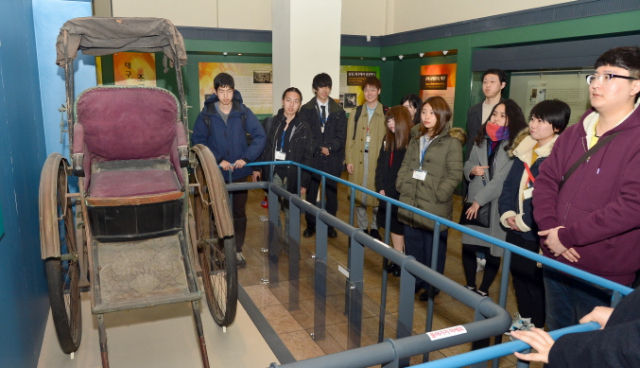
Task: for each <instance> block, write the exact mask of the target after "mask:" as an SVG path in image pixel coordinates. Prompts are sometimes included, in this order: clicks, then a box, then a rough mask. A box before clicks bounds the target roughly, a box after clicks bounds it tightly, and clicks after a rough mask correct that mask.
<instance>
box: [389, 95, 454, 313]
mask: <svg viewBox="0 0 640 368" xmlns="http://www.w3.org/2000/svg"><path fill="white" fill-rule="evenodd" d="M420 116H421V120H422V124H420V125H418V126H417V131H418V134H417V136H414V138H412V139H411V141H410V143H409V147H408V148H407V153H406V154H405V156H404V160H403V161H402V166H401V167H400V171H398V180H397V181H396V189H397V190H398V192H400V202H402V203H406V204H408V205H411V206H413V207H416V208H418V209H421V210H424V211H426V212H429V213H432V214H434V215H436V216H440V217H443V218H446V219H449V220H451V217H452V215H453V191H454V190H455V188H456V187H457V186H458V184H460V182H461V181H462V143H461V142H460V140H458V139H456V138H454V137H452V136H451V135H450V134H449V133H450V130H451V126H450V121H449V120H450V119H451V108H450V107H449V104H447V102H446V101H445V100H444V99H443V98H442V97H439V96H436V97H430V98H429V99H427V100H426V101H425V102H424V104H423V105H422V111H421V113H420ZM414 129H416V128H415V127H414ZM398 219H399V220H400V222H402V223H404V237H405V252H406V254H407V255H410V256H414V257H415V258H416V260H417V261H418V262H420V263H422V264H424V265H426V266H427V267H431V252H432V249H433V236H434V233H433V230H434V226H435V223H434V221H433V220H430V219H428V218H426V217H423V216H420V215H417V214H415V213H413V212H411V211H408V210H405V209H403V208H400V209H399V210H398ZM447 236H448V228H447V226H444V225H440V238H439V239H438V244H439V245H438V260H437V266H436V271H438V272H439V273H444V264H445V258H446V255H447ZM422 288H424V289H425V292H424V293H422V295H420V300H423V301H424V300H427V299H428V293H427V291H428V290H429V284H427V283H426V282H425V281H424V280H420V279H416V292H418V291H419V290H420V289H422ZM436 293H438V291H437V290H436Z"/></svg>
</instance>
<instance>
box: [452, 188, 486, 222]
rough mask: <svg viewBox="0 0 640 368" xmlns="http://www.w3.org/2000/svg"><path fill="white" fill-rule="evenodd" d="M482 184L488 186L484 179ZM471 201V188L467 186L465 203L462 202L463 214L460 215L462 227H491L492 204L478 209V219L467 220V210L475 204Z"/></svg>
mask: <svg viewBox="0 0 640 368" xmlns="http://www.w3.org/2000/svg"><path fill="white" fill-rule="evenodd" d="M482 184H484V185H485V186H486V185H487V182H486V181H485V180H484V179H482ZM468 200H469V186H467V193H466V194H465V196H464V202H462V212H461V213H460V221H459V223H460V225H473V226H480V227H487V228H488V227H491V202H489V203H487V204H485V205H484V206H481V207H480V209H478V212H477V214H476V218H474V219H470V220H469V219H467V216H466V213H467V210H468V209H469V208H470V207H471V206H472V205H473V202H468Z"/></svg>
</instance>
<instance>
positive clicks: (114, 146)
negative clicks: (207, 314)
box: [39, 17, 238, 367]
mask: <svg viewBox="0 0 640 368" xmlns="http://www.w3.org/2000/svg"><path fill="white" fill-rule="evenodd" d="M56 49H57V60H56V63H57V64H58V65H59V66H61V67H62V68H64V72H65V85H66V115H67V119H66V120H67V124H68V129H67V131H68V142H69V150H70V157H71V163H69V161H68V160H67V159H66V158H65V157H63V156H62V155H61V154H60V153H52V154H51V155H49V157H48V158H47V159H46V161H45V164H44V167H43V169H42V174H41V178H40V189H39V216H40V233H41V253H42V259H43V260H44V261H45V269H46V276H47V282H48V287H49V298H50V301H51V311H52V318H53V322H54V325H55V329H56V334H57V336H58V341H59V342H60V346H61V348H62V350H63V351H64V353H66V354H70V353H72V352H75V351H76V350H77V349H78V347H79V345H80V340H81V335H82V325H81V318H80V313H81V299H80V296H81V288H83V287H85V288H86V287H88V288H89V290H90V299H91V311H92V313H93V314H96V315H97V320H98V330H99V336H100V350H101V359H102V365H103V367H108V366H109V359H108V350H107V336H106V329H105V324H104V317H103V315H104V314H105V313H109V312H115V311H122V310H127V309H134V308H145V307H152V306H157V305H162V304H169V303H180V302H191V304H192V310H193V316H194V319H195V324H196V330H197V335H198V338H199V347H200V352H201V355H202V361H203V366H204V367H209V362H208V357H207V350H206V345H205V340H204V335H203V328H202V320H201V316H200V311H199V308H200V306H199V301H200V300H201V298H202V294H201V292H200V290H199V287H198V273H199V274H200V275H201V277H202V285H203V288H204V292H205V295H206V299H207V304H208V306H209V310H210V311H211V314H212V316H213V318H214V320H215V322H216V323H217V324H218V325H220V326H228V325H229V324H230V323H231V322H233V320H234V318H235V312H236V303H237V287H238V283H237V269H236V256H235V244H234V241H235V240H234V237H233V235H234V234H233V223H232V219H231V215H230V210H229V199H228V193H227V191H226V187H225V183H224V180H223V178H222V175H221V173H220V170H219V168H218V165H217V163H216V159H215V157H214V156H213V154H212V153H211V151H210V150H209V149H208V148H207V147H206V146H203V145H196V146H193V147H189V139H188V137H189V130H188V123H187V105H186V102H185V93H184V88H183V77H182V70H181V68H182V67H183V66H184V65H186V63H187V55H186V51H185V48H184V42H183V39H182V36H181V35H180V33H179V32H178V30H177V29H176V28H175V27H174V25H173V24H172V23H171V22H170V21H168V20H166V19H157V18H94V17H88V18H76V19H72V20H70V21H68V22H66V23H65V24H64V25H63V27H62V28H61V30H60V34H59V36H58V39H57V44H56ZM78 50H82V52H83V54H85V55H93V56H104V55H109V54H114V53H117V52H124V51H137V52H162V53H163V54H164V62H165V63H164V65H165V67H166V66H167V61H169V64H170V66H173V67H174V69H175V73H176V78H177V86H178V94H179V100H178V99H177V98H176V97H175V96H174V95H173V94H172V93H171V92H169V91H168V90H165V89H162V88H157V87H144V86H97V87H92V88H89V89H87V90H85V91H83V92H82V93H81V94H80V95H79V96H78V98H77V101H76V100H75V99H74V79H73V76H74V65H73V63H74V59H75V58H76V56H77V52H78ZM74 176H75V177H77V187H78V191H77V192H75V193H72V192H71V191H70V183H71V184H73V183H74V181H75V180H72V177H74ZM196 259H197V262H196Z"/></svg>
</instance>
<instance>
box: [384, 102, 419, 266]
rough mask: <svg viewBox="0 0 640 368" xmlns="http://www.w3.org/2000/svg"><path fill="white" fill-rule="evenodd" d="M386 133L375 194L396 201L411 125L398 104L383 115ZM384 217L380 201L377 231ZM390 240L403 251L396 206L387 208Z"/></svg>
mask: <svg viewBox="0 0 640 368" xmlns="http://www.w3.org/2000/svg"><path fill="white" fill-rule="evenodd" d="M385 119H386V122H387V133H386V135H385V137H384V140H383V142H382V147H380V153H379V154H378V164H377V167H376V180H375V185H376V191H377V192H378V193H380V194H382V195H385V196H387V197H389V198H393V199H398V198H400V193H398V191H397V190H396V179H397V178H398V171H399V170H400V166H402V160H403V159H404V154H405V153H406V152H407V146H408V145H409V137H410V135H411V128H412V127H413V122H412V121H411V115H409V111H408V110H407V109H406V108H405V107H404V106H401V105H398V106H394V107H392V108H390V109H389V111H387V113H386V114H385ZM386 216H387V202H385V201H380V205H379V207H378V215H377V223H378V227H379V228H381V229H382V228H385V226H386V224H385V222H386ZM389 231H390V232H391V241H392V244H393V248H394V249H395V250H397V251H399V252H404V224H402V223H400V221H398V207H397V206H392V208H391V225H390V229H389ZM388 271H389V272H392V273H393V274H394V275H395V276H400V267H398V265H396V264H394V263H393V262H391V264H390V265H389V268H388Z"/></svg>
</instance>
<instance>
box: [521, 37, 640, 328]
mask: <svg viewBox="0 0 640 368" xmlns="http://www.w3.org/2000/svg"><path fill="white" fill-rule="evenodd" d="M594 67H595V69H596V72H595V74H593V75H589V76H587V84H588V85H589V97H590V100H591V106H592V108H591V109H589V110H588V111H587V112H586V113H585V114H584V115H583V116H582V119H581V120H580V123H578V124H576V125H574V126H572V127H569V128H568V129H567V130H565V131H564V133H562V134H561V135H560V136H559V138H558V140H557V141H556V144H555V145H554V147H553V151H552V152H551V155H550V156H549V157H548V158H547V159H546V160H545V162H544V163H543V164H542V165H541V167H540V175H539V176H538V177H537V178H536V183H535V190H534V192H533V208H534V211H533V215H534V218H535V220H536V223H537V224H538V225H539V227H540V229H541V230H542V231H540V232H539V234H540V236H541V241H542V242H543V244H542V249H543V251H544V254H545V255H546V256H547V257H549V258H552V259H556V260H558V261H560V262H562V263H566V264H568V265H571V266H573V267H576V268H579V269H581V270H584V271H587V272H591V273H593V274H596V275H598V276H601V277H604V278H606V279H609V280H611V281H615V282H618V283H621V284H623V285H630V284H631V283H632V282H633V281H634V279H635V273H636V271H637V270H638V269H640V249H639V247H638V245H640V109H638V102H637V101H638V96H639V94H640V80H639V78H640V48H638V47H618V48H614V49H611V50H609V51H607V52H605V53H604V54H603V55H602V56H600V57H599V58H598V60H597V61H596V63H595V66H594ZM543 273H544V281H545V288H546V307H547V320H546V323H547V327H548V328H549V329H550V330H554V329H559V328H563V327H567V326H570V325H573V324H577V323H578V320H579V319H580V318H582V317H583V316H584V315H586V314H587V313H589V312H590V311H591V310H592V309H593V308H594V307H596V306H602V305H609V304H610V303H611V291H610V290H606V289H602V288H600V287H598V286H595V285H593V284H591V283H588V282H584V281H579V280H578V279H574V278H572V277H569V276H568V275H566V274H564V273H561V272H559V271H556V270H554V269H552V268H550V267H547V266H544V267H543Z"/></svg>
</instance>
